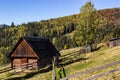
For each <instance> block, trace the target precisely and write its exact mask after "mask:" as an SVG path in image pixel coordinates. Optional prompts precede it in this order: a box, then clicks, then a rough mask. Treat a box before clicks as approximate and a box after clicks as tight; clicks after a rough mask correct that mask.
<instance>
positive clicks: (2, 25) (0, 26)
mask: <svg viewBox="0 0 120 80" xmlns="http://www.w3.org/2000/svg"><path fill="white" fill-rule="evenodd" d="M7 26H8V25H6V24H0V28H2V27H7Z"/></svg>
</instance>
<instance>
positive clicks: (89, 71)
mask: <svg viewBox="0 0 120 80" xmlns="http://www.w3.org/2000/svg"><path fill="white" fill-rule="evenodd" d="M117 64H120V60H119V61H115V62H112V63H109V64H105V65H102V66H99V67H96V68H91V69H89V70H86V71H82V72H80V73H78V74H74V75H71V76H68V77H65V78H62V79H60V80H68V79H70V78H74V77H78V76H82V75H83V74H87V73H92V72H95V71H98V70H101V69H104V68H108V67H110V66H113V65H117Z"/></svg>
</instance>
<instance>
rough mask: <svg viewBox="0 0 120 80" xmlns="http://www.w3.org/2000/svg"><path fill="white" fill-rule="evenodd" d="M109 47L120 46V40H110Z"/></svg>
mask: <svg viewBox="0 0 120 80" xmlns="http://www.w3.org/2000/svg"><path fill="white" fill-rule="evenodd" d="M109 45H110V47H115V46H120V38H114V39H110V41H109Z"/></svg>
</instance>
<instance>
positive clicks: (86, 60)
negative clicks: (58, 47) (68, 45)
mask: <svg viewBox="0 0 120 80" xmlns="http://www.w3.org/2000/svg"><path fill="white" fill-rule="evenodd" d="M79 50H80V47H78V48H72V49H68V50H62V51H60V52H61V57H62V56H63V57H64V56H66V55H69V54H75V53H77V52H78V51H79ZM119 55H120V47H114V48H108V47H104V48H101V49H100V50H97V51H94V52H90V53H85V54H81V55H78V56H77V57H74V56H72V57H70V58H67V60H65V61H64V62H61V64H63V65H64V69H65V73H66V76H70V75H73V74H76V73H79V72H81V71H85V70H87V69H90V68H94V67H97V66H101V65H104V64H107V63H111V62H114V61H117V60H120V56H119ZM60 59H61V58H60ZM119 66H120V65H114V66H111V67H109V68H105V69H102V70H99V71H95V72H92V73H89V74H85V75H83V76H78V77H76V78H73V79H71V80H80V79H81V80H82V79H85V78H86V77H90V76H91V75H96V74H99V73H103V72H106V71H109V70H112V69H115V68H117V67H119ZM5 67H6V66H4V67H0V69H3V68H5ZM41 70H42V69H41ZM58 70H59V68H58ZM6 76H7V77H6ZM57 76H59V74H57ZM119 77H120V71H118V72H115V73H112V74H109V75H107V76H104V77H102V78H100V79H98V80H107V79H113V78H117V79H118V78H119ZM1 79H3V80H4V79H8V80H12V79H18V80H26V79H27V80H40V79H41V80H51V79H52V71H51V70H50V71H47V72H41V71H40V70H39V71H31V72H23V73H19V74H14V72H6V73H3V74H0V80H1Z"/></svg>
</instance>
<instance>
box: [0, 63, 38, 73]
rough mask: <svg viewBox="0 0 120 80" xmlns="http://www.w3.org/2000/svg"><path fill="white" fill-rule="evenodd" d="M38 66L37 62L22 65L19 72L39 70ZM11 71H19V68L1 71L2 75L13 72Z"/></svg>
mask: <svg viewBox="0 0 120 80" xmlns="http://www.w3.org/2000/svg"><path fill="white" fill-rule="evenodd" d="M36 64H37V62H34V63H25V64H21V65H20V67H19V71H24V70H25V69H38V66H37V65H36ZM16 65H19V64H16ZM11 70H14V71H18V68H16V67H15V66H13V67H7V68H4V69H2V70H0V74H1V73H4V72H7V71H11Z"/></svg>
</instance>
